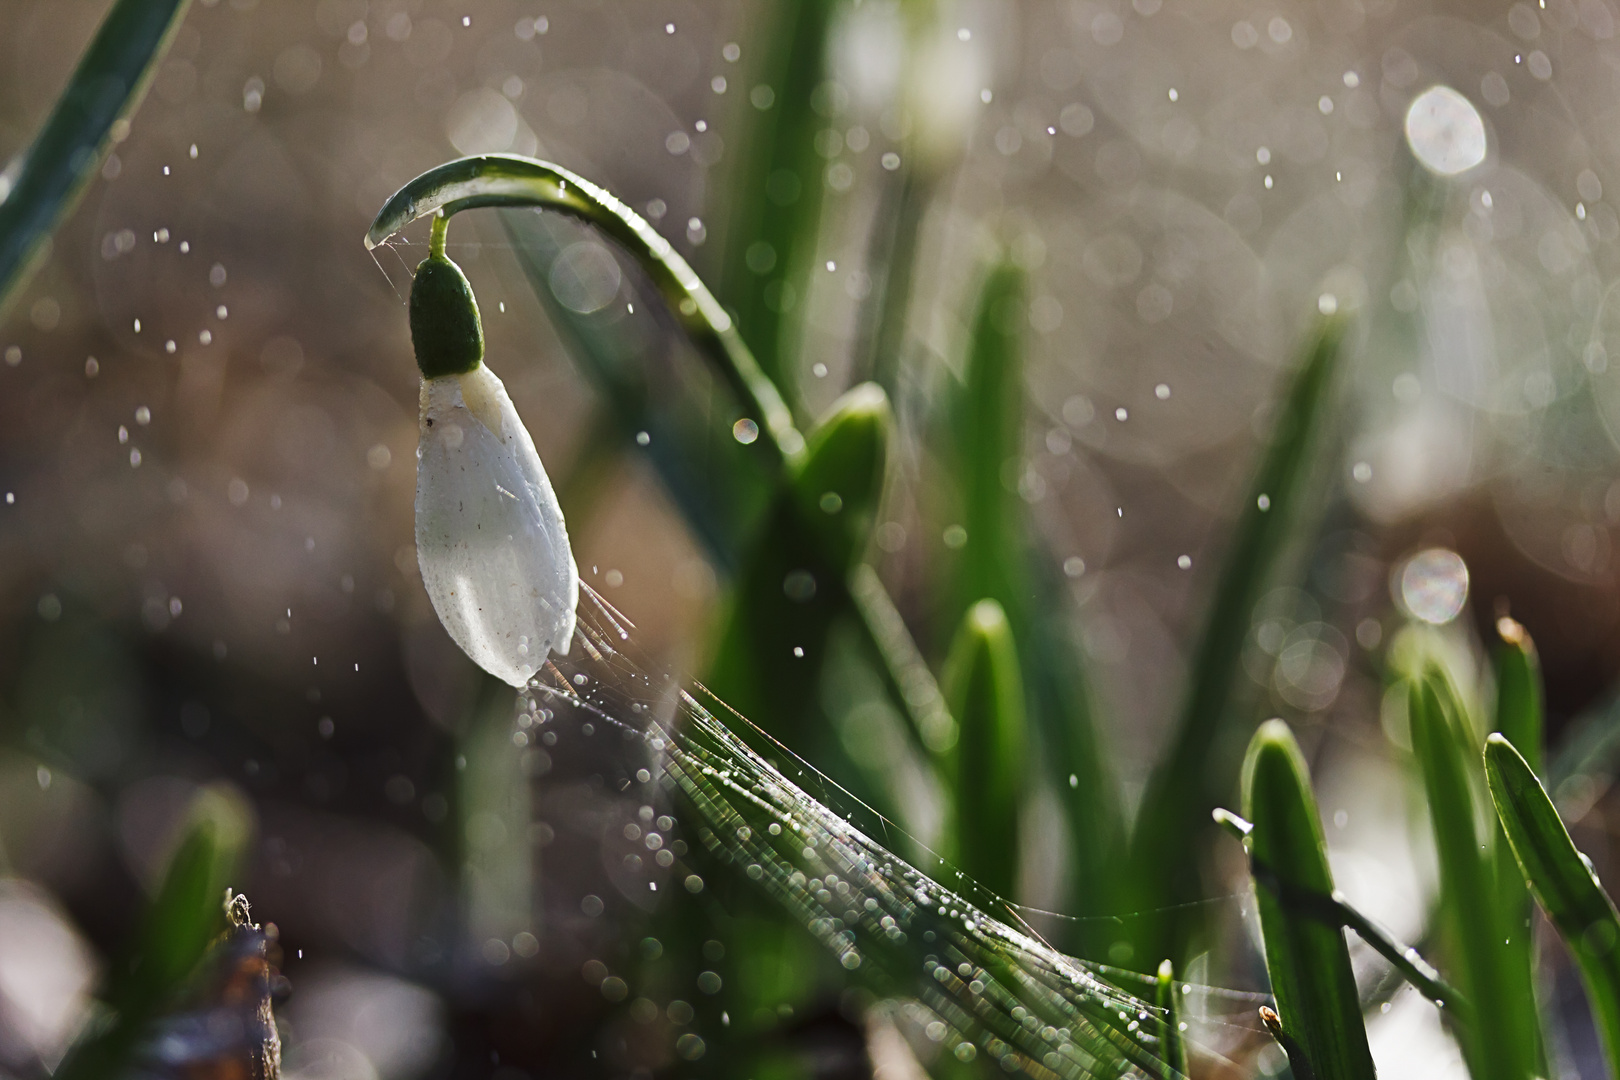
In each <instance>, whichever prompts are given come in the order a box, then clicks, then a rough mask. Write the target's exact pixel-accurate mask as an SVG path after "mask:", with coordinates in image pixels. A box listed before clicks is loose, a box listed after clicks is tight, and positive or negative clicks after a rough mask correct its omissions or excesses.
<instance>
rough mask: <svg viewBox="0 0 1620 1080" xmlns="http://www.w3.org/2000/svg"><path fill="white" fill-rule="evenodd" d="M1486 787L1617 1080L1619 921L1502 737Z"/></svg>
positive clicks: (1492, 742)
mask: <svg viewBox="0 0 1620 1080" xmlns="http://www.w3.org/2000/svg"><path fill="white" fill-rule="evenodd" d="M1485 779H1486V783H1487V785H1488V786H1489V788H1490V793H1491V802H1492V804H1493V805H1494V806H1495V808H1496V814H1497V818H1498V820H1499V821H1500V822H1501V824H1502V829H1503V832H1505V833H1506V835H1507V840H1508V844H1509V845H1510V846H1511V848H1512V849H1513V855H1514V858H1515V859H1516V860H1517V861H1518V864H1519V867H1520V869H1521V870H1522V871H1523V873H1524V878H1525V882H1526V883H1527V884H1528V885H1529V887H1530V890H1531V892H1533V893H1534V894H1535V897H1536V901H1537V903H1539V904H1540V905H1541V907H1542V910H1544V911H1545V912H1546V913H1547V917H1548V919H1549V920H1551V922H1552V924H1553V925H1554V926H1555V927H1557V928H1558V933H1559V935H1560V936H1561V937H1562V938H1563V939H1564V942H1565V944H1566V945H1567V946H1568V947H1569V950H1570V952H1571V953H1572V954H1573V955H1574V957H1575V960H1576V963H1577V964H1578V965H1579V967H1580V970H1581V977H1582V980H1583V982H1584V983H1585V984H1586V992H1587V996H1588V998H1589V1000H1590V1004H1591V1007H1592V1017H1593V1021H1594V1022H1595V1024H1596V1025H1597V1029H1598V1032H1599V1033H1600V1035H1601V1036H1602V1038H1603V1047H1604V1052H1605V1054H1606V1056H1607V1057H1608V1060H1609V1068H1610V1071H1611V1074H1613V1073H1617V1072H1620V914H1617V913H1616V911H1615V906H1614V902H1613V901H1612V900H1611V899H1610V898H1609V895H1608V894H1607V893H1606V892H1604V890H1603V887H1602V886H1601V885H1599V884H1598V881H1597V878H1596V876H1595V875H1594V874H1593V873H1592V869H1591V866H1590V865H1589V864H1588V863H1587V861H1586V860H1585V858H1584V857H1583V856H1582V855H1581V853H1580V851H1579V850H1577V849H1576V847H1575V841H1574V840H1573V839H1571V837H1570V835H1569V830H1568V829H1567V828H1565V827H1564V823H1563V821H1562V820H1561V819H1560V818H1559V817H1558V811H1557V810H1556V809H1555V808H1554V807H1553V804H1552V800H1551V799H1550V798H1548V797H1547V791H1546V789H1545V788H1543V787H1542V786H1541V781H1540V780H1538V779H1537V778H1536V774H1535V772H1534V771H1533V770H1532V769H1531V768H1530V765H1529V763H1528V762H1527V761H1525V759H1524V757H1523V756H1522V755H1521V754H1520V753H1519V752H1518V751H1517V750H1516V749H1515V748H1514V746H1513V744H1512V743H1511V742H1509V741H1508V739H1506V738H1505V737H1503V736H1502V735H1501V734H1499V733H1496V734H1492V735H1491V736H1490V737H1489V738H1487V739H1486V740H1485Z"/></svg>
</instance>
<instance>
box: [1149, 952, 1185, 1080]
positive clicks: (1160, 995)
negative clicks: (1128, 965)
mask: <svg viewBox="0 0 1620 1080" xmlns="http://www.w3.org/2000/svg"><path fill="white" fill-rule="evenodd" d="M1180 998H1181V995H1180V993H1179V992H1178V990H1177V988H1176V965H1174V964H1172V963H1171V962H1170V961H1169V960H1164V961H1161V962H1160V964H1159V981H1158V984H1157V986H1156V988H1155V992H1154V996H1153V1003H1154V1004H1155V1005H1157V1006H1158V1007H1159V1015H1158V1025H1159V1049H1160V1050H1161V1051H1162V1052H1163V1054H1164V1061H1165V1064H1166V1065H1169V1066H1170V1067H1171V1068H1172V1069H1174V1070H1175V1071H1176V1072H1177V1073H1179V1074H1180V1075H1182V1076H1189V1075H1191V1073H1190V1072H1189V1071H1188V1069H1187V1039H1186V1036H1185V1034H1184V1032H1183V1029H1182V1026H1181V1006H1180V1005H1179V1004H1178V1002H1179V1001H1180Z"/></svg>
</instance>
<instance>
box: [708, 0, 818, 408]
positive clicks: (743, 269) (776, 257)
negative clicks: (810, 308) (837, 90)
mask: <svg viewBox="0 0 1620 1080" xmlns="http://www.w3.org/2000/svg"><path fill="white" fill-rule="evenodd" d="M836 7H837V0H779V2H778V3H776V4H773V5H771V10H772V11H773V12H774V13H775V14H774V16H773V18H774V23H775V25H774V30H775V33H774V34H773V35H772V38H771V41H770V43H769V45H768V46H767V54H766V58H765V62H764V63H763V64H761V65H760V66H759V68H758V74H759V80H760V81H759V83H758V85H763V86H767V87H769V88H770V90H771V94H772V98H773V101H772V102H771V104H770V106H769V107H768V108H766V109H758V108H757V107H756V106H755V105H754V104H753V103H752V102H751V101H750V104H749V106H748V113H749V115H750V116H751V118H752V119H753V123H752V124H750V125H748V127H749V129H750V130H749V131H748V133H747V134H748V137H747V138H745V139H744V140H742V143H741V145H742V146H743V147H744V152H743V153H744V156H743V157H742V158H741V160H742V161H743V167H742V168H741V169H739V170H738V172H737V173H736V174H735V175H734V176H733V177H732V178H731V194H732V197H731V204H732V206H733V208H734V209H733V212H732V214H731V215H730V219H729V221H728V223H727V232H726V262H725V268H724V271H723V273H722V277H721V284H722V286H723V290H722V291H723V292H724V294H725V296H726V299H727V301H728V303H729V304H730V305H731V306H732V308H733V310H735V311H736V312H737V322H738V324H739V326H740V327H741V329H742V333H743V335H744V336H745V337H746V338H747V339H748V340H749V341H752V342H753V343H754V348H755V349H756V351H757V354H758V356H759V360H760V366H761V367H762V368H763V369H764V371H765V372H766V373H767V374H768V375H770V377H771V378H773V379H774V380H776V383H777V385H778V386H781V387H785V388H786V389H787V393H788V395H789V397H791V398H793V399H794V400H795V401H797V398H798V394H797V390H796V387H797V380H795V379H793V378H791V377H790V375H791V373H790V372H789V370H788V364H789V363H791V361H792V360H793V359H794V357H793V349H792V345H793V343H794V341H795V340H796V335H794V334H793V333H791V329H792V328H794V327H798V326H800V325H802V322H803V319H802V317H801V316H800V315H799V314H798V313H799V312H801V311H803V305H804V303H805V302H806V301H807V299H808V296H807V293H808V288H807V284H808V280H809V278H810V276H811V267H812V265H813V263H812V260H813V259H814V258H815V248H816V240H817V235H818V233H819V231H820V225H821V207H822V202H823V198H824V189H825V184H824V182H823V179H822V174H823V170H824V168H825V167H826V166H825V163H824V162H823V161H822V160H821V158H820V156H819V155H818V154H817V153H816V148H815V135H816V129H817V128H818V127H819V126H820V125H821V124H822V122H823V121H821V120H820V119H819V118H818V117H817V115H816V113H815V110H814V109H813V108H812V107H811V98H812V97H813V95H814V93H815V90H816V87H817V86H818V85H819V84H820V83H821V81H822V79H823V78H824V77H825V75H824V72H825V68H826V45H827V29H828V24H829V23H830V21H831V16H832V13H833V10H834V9H835V8H836ZM737 92H738V94H739V96H740V97H749V98H751V95H752V88H745V87H742V86H739V87H737ZM755 244H764V245H766V246H767V247H768V248H769V250H770V253H771V261H772V263H773V265H772V266H771V267H770V269H768V270H766V271H764V272H756V271H755V270H754V269H753V268H751V267H750V266H749V254H748V253H749V249H750V248H752V247H753V245H755ZM773 287H774V290H776V291H778V292H779V293H780V294H785V295H791V296H793V297H794V298H795V299H794V300H793V302H792V303H791V305H790V304H787V303H784V302H782V301H781V300H780V299H779V300H778V301H777V302H776V303H771V302H770V301H769V300H768V299H767V295H768V294H767V290H771V289H772V288H773Z"/></svg>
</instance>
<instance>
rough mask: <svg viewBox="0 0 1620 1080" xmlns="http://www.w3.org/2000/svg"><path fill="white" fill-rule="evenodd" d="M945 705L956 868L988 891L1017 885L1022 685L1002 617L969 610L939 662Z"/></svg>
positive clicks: (1005, 892)
mask: <svg viewBox="0 0 1620 1080" xmlns="http://www.w3.org/2000/svg"><path fill="white" fill-rule="evenodd" d="M943 682H944V687H945V700H946V702H947V704H948V705H949V707H950V710H951V714H952V715H953V716H955V717H956V718H957V724H958V725H959V728H960V736H959V737H958V739H957V742H956V746H955V748H954V749H953V750H952V751H951V752H950V754H949V755H948V761H949V766H948V769H947V771H948V772H949V773H951V774H953V776H952V778H953V780H954V789H955V790H954V796H955V805H956V814H955V824H954V827H953V829H952V834H953V839H954V848H955V855H956V863H957V868H958V869H960V870H961V871H962V872H963V873H965V874H967V875H968V877H970V878H972V879H973V880H974V881H977V882H978V883H979V884H981V885H983V886H984V887H985V888H987V889H989V890H990V891H991V892H992V893H994V894H995V895H997V896H1002V897H1012V896H1013V895H1014V893H1015V892H1016V889H1017V885H1018V805H1019V802H1020V801H1021V800H1020V795H1021V794H1022V791H1023V789H1024V787H1025V779H1024V744H1025V736H1024V724H1025V721H1024V684H1023V677H1022V675H1021V674H1020V672H1019V669H1018V650H1017V648H1016V647H1015V646H1014V644H1013V633H1012V627H1011V625H1009V624H1008V622H1007V613H1006V612H1005V611H1003V610H1002V607H1001V605H1000V604H998V603H996V602H995V601H994V600H981V601H979V602H978V603H976V604H974V605H973V606H972V607H970V608H969V609H968V612H967V615H966V616H965V617H964V618H963V619H962V625H961V627H960V629H958V630H957V633H956V639H955V641H954V642H952V644H951V652H950V656H949V658H948V659H947V660H946V662H945V677H944V680H943Z"/></svg>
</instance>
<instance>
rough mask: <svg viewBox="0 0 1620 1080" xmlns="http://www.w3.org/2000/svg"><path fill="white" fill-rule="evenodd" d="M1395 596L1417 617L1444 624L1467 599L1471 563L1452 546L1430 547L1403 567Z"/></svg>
mask: <svg viewBox="0 0 1620 1080" xmlns="http://www.w3.org/2000/svg"><path fill="white" fill-rule="evenodd" d="M1396 598H1397V599H1398V600H1399V601H1400V603H1401V606H1402V607H1404V608H1405V609H1406V610H1407V611H1408V612H1409V613H1411V615H1412V616H1413V617H1414V618H1417V619H1421V620H1422V621H1423V622H1426V623H1431V624H1433V625H1435V626H1441V625H1444V624H1445V623H1448V622H1450V621H1451V620H1453V619H1455V618H1456V617H1457V616H1458V614H1459V613H1461V611H1462V609H1463V605H1464V604H1466V603H1467V602H1468V564H1467V563H1465V562H1463V559H1462V556H1461V555H1458V554H1457V553H1456V552H1455V551H1452V550H1450V549H1449V548H1429V549H1428V550H1427V551H1420V552H1418V553H1417V554H1416V555H1414V556H1412V557H1411V558H1410V559H1408V560H1407V561H1406V565H1405V566H1403V567H1402V568H1401V573H1400V578H1399V591H1398V593H1397V594H1396Z"/></svg>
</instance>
